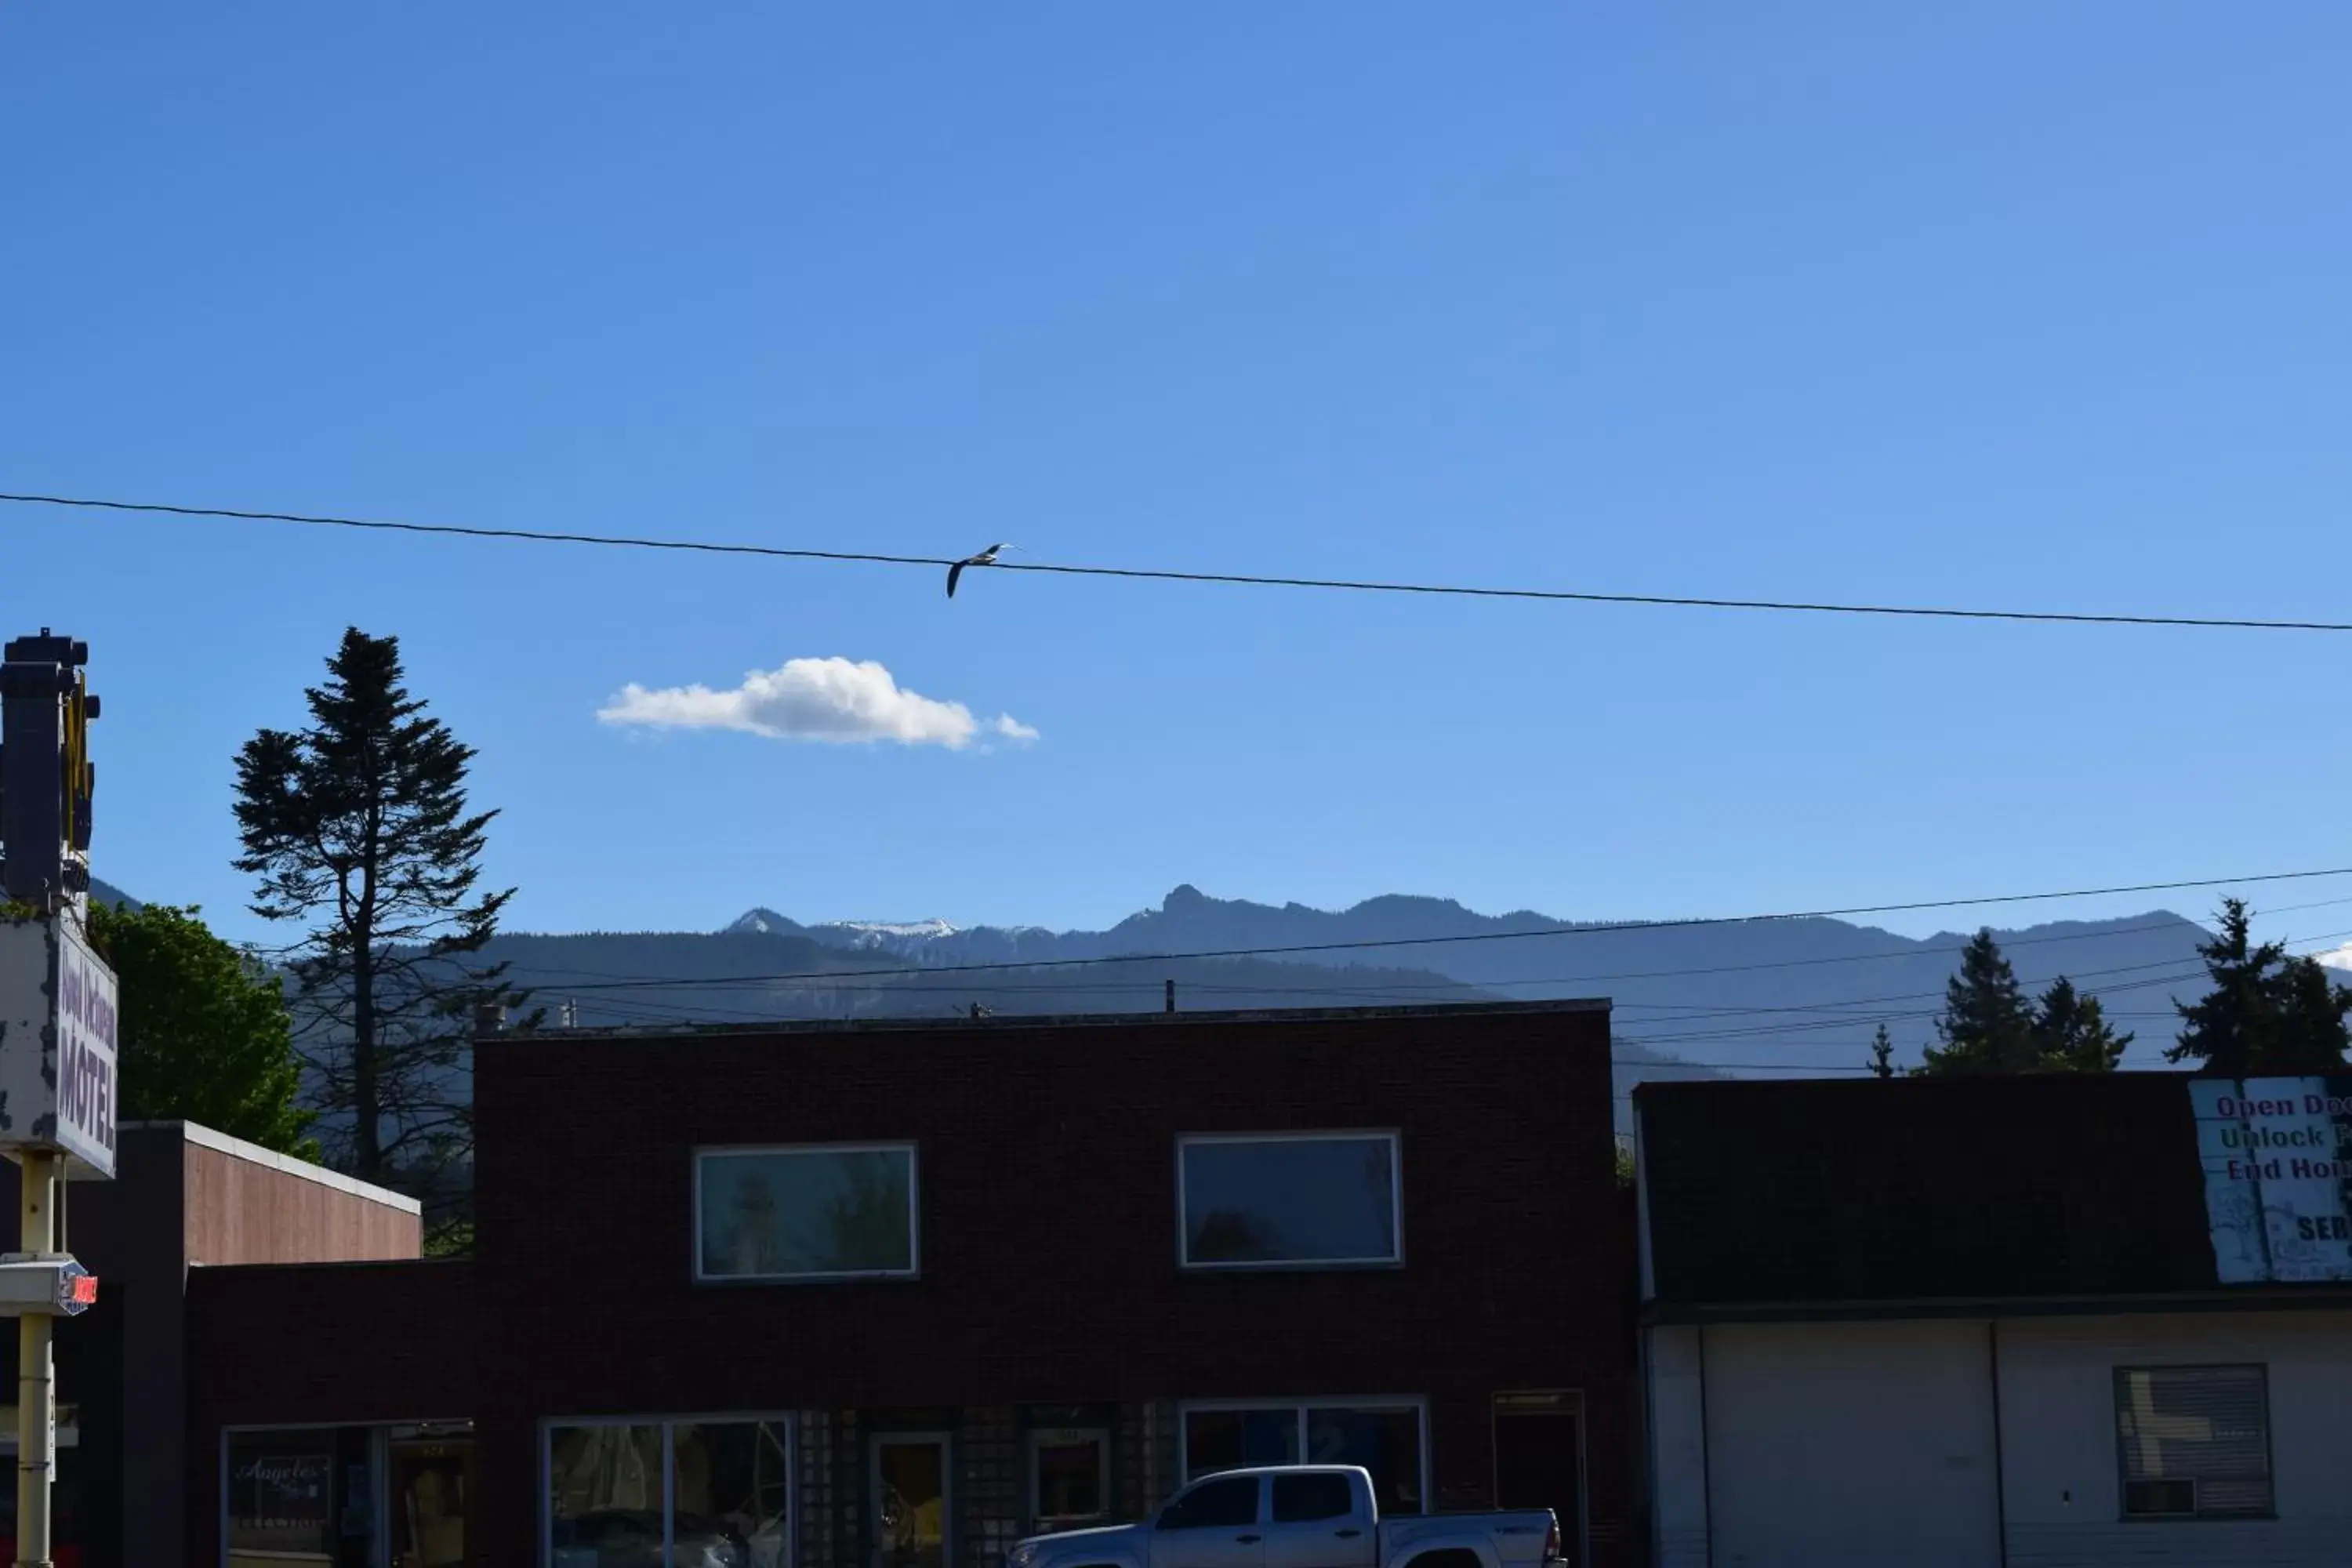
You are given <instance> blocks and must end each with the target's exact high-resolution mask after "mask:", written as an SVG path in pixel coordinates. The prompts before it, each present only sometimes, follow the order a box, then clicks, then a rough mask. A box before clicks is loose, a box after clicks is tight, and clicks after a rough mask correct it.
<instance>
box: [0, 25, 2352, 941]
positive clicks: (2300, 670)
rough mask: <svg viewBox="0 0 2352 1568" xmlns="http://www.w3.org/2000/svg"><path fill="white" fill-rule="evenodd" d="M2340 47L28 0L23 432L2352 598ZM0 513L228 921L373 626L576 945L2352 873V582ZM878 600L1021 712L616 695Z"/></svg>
mask: <svg viewBox="0 0 2352 1568" xmlns="http://www.w3.org/2000/svg"><path fill="white" fill-rule="evenodd" d="M1768 11H1769V15H1768V14H1767V13H1768ZM2347 51H2352V10H2347V9H2346V8H2345V7H2342V6H2338V5H2319V4H2312V5H2272V6H2261V7H2254V8H2251V9H2250V8H2245V7H2236V8H2231V7H2217V6H2212V5H2166V4H2151V3H2148V0H2130V3H2116V4H2091V3H2084V4H2076V5H2065V6H2049V5H2025V4H2017V5H1985V6H1973V7H1967V8H1964V9H1954V8H1950V7H1943V8H1937V7H1925V6H1889V5H1878V4H1863V3H1860V0H1856V3H1853V4H1819V5H1796V6H1777V7H1769V8H1764V7H1756V6H1750V5H1734V4H1727V3H1725V4H1713V5H1685V6H1676V7H1671V8H1667V7H1631V6H1624V7H1612V6H1594V5H1581V6H1567V5H1531V4H1529V5H1511V4H1496V5H1475V6H1431V5H1402V4H1400V5H1387V4H1365V3H1363V0H1350V3H1349V4H1344V5H1342V4H1308V3H1305V0H1293V3H1290V4H1286V5H1279V6H1243V5H1194V6H1184V7H1173V8H1161V9H1160V11H1158V12H1156V13H1150V12H1147V11H1145V10H1143V9H1141V8H1137V7H1105V6H1101V5H1082V4H1077V3H1076V0H1069V3H1061V4H1023V5H1012V6H994V7H986V8H981V7H969V6H948V5H904V6H891V7H879V6H848V5H830V6H779V5H749V4H744V5H727V4H716V3H714V4H704V5H693V6H667V7H648V6H643V5H612V4H603V3H580V0H574V3H572V4H570V5H562V6H556V5H530V4H521V3H516V4H508V5H496V6H479V5H454V4H423V5H407V6H399V7H390V6H368V7H362V6H321V5H296V4H263V3H257V4H253V5H242V6H237V7H232V8H228V9H227V10H222V9H219V8H209V9H204V8H199V9H191V8H189V7H186V6H184V5H163V4H160V3H157V0H138V3H131V4H124V5H117V6H110V7H89V6H50V7H26V6H14V7H10V8H8V9H7V10H6V11H5V14H0V176H5V179H4V180H0V189H5V191H6V193H7V197H6V219H5V223H6V232H7V236H8V237H7V242H6V244H5V246H0V334H4V335H0V344H4V345H5V347H4V348H0V354H5V358H0V366H5V370H0V489H11V490H48V491H63V492H69V493H80V494H90V495H100V496H112V497H124V498H131V499H147V500H175V501H187V502H195V503H200V504H218V505H226V506H234V507H257V508H267V509H282V510H322V511H337V512H349V513H359V514H362V515H370V516H381V517H394V518H407V519H415V520H421V521H462V522H470V523H478V524H486V525H491V526H509V527H520V528H539V529H580V530H589V531H623V532H633V533H651V534H662V535H673V536H680V537H705V538H716V539H725V540H736V541H745V542H761V543H772V544H780V545H790V546H814V547H820V548H846V549H863V550H876V551H884V552H908V553H916V554H926V555H929V554H939V553H952V552H961V551H965V550H971V549H975V548H977V547H979V546H980V545H982V544H984V543H986V542H991V541H993V540H998V539H1010V540H1013V541H1015V542H1019V543H1021V544H1023V545H1024V546H1025V547H1026V548H1027V549H1028V551H1029V552H1031V557H1032V558H1033V559H1038V560H1047V561H1071V562H1088V563H1119V564H1131V565H1152V566H1165V567H1176V568H1187V569H1207V570H1239V571H1249V572H1262V573H1276V574H1280V573H1313V574H1346V575H1361V576H1383V577H1399V578H1420V579H1438V580H1449V581H1459V582H1468V583H1490V584H1532V585H1539V586H1553V587H1577V588H1595V589H1601V590H1622V591H1633V592H1667V593H1681V594H1694V595H1752V596H1803V597H1826V598H1853V599H1870V600H1886V601H1896V602H1924V603H1937V604H1968V603H1981V604H1992V605H2018V606H2025V607H2062V608H2081V609H2092V610H2114V611H2133V610H2143V611H2157V612H2186V613H2199V614H2209V615H2248V616H2283V617H2320V618H2329V619H2342V618H2346V597H2345V594H2344V581H2345V575H2346V574H2345V571H2344V569H2343V566H2342V564H2341V562H2340V559H2339V557H2340V556H2341V553H2342V540H2343V517H2344V500H2345V496H2346V493H2347V481H2352V444H2347V442H2346V441H2345V439H2344V432H2345V431H2346V430H2347V428H2352V372H2347V366H2352V290H2347V288H2346V286H2345V280H2346V278H2347V261H2352V257H2347V250H2352V200H2347V190H2346V180H2345V174H2344V169H2345V162H2344V155H2345V152H2346V147H2347V120H2348V119H2352V110H2347V104H2346V99H2345V95H2344V93H2343V90H2342V87H2343V80H2342V64H2343V61H2344V60H2345V59H2346V58H2347ZM0 528H5V539H6V541H7V551H6V555H5V559H6V561H7V563H8V565H9V567H10V568H11V569H10V571H9V572H8V574H7V577H6V579H5V582H0V609H4V610H5V624H6V625H7V626H8V627H10V628H11V629H15V628H19V627H21V628H25V629H29V628H31V627H33V626H37V625H40V624H42V623H48V624H52V625H55V626H58V627H59V628H60V629H70V630H71V631H73V632H75V633H76V634H78V635H80V636H84V637H88V638H89V640H90V641H91V643H92V645H93V647H94V648H95V649H96V656H95V659H96V663H95V671H94V677H95V684H96V686H97V687H98V689H100V690H101V691H102V693H103V694H104V696H105V698H106V701H107V712H106V717H105V719H104V721H102V723H101V725H100V729H99V731H97V732H96V733H95V735H94V745H95V747H96V749H97V755H98V757H99V759H100V774H101V785H100V799H99V807H98V818H97V820H98V826H99V839H98V848H97V861H98V865H99V868H100V874H101V875H104V876H107V877H109V878H110V879H115V880H118V881H120V882H121V883H123V884H124V885H126V886H128V887H130V888H131V889H133V890H134V891H136V892H139V893H141V894H142V895H143V896H146V897H150V898H161V899H169V900H180V901H186V900H196V901H201V902H202V903H204V904H205V906H207V908H208V910H210V911H211V912H212V913H213V914H214V915H215V917H217V918H218V919H219V921H220V923H221V924H223V925H224V926H225V927H226V928H228V929H230V930H233V931H237V932H238V933H239V934H251V931H252V930H253V928H254V922H252V921H249V920H247V919H245V918H244V917H242V916H240V915H238V914H236V912H235V911H236V910H237V907H238V906H239V905H240V904H241V902H242V900H243V894H244V885H243V882H242V879H238V878H237V877H236V875H235V874H234V873H233V872H231V871H230V870H229V868H228V866H227V861H228V858H229V856H230V855H231V853H232V852H233V834H232V829H231V825H230V819H229V815H228V798H229V784H230V779H231V759H232V757H233V755H234V753H235V752H236V748H237V746H238V744H239V743H240V742H242V741H243V740H244V739H245V738H246V737H247V735H249V734H250V733H251V732H252V731H253V730H254V729H255V728H256V727H257V726H260V725H264V724H275V725H286V724H289V723H292V722H294V721H296V720H297V719H298V718H299V689H300V687H301V686H302V685H303V684H304V683H305V682H307V681H309V680H310V679H314V678H315V676H316V674H317V672H318V670H319V668H320V659H321V658H323V657H324V655H325V654H326V653H327V651H328V650H329V649H330V647H331V646H332V644H333V642H334V640H335V638H336V637H337V636H338V635H339V634H340V632H341V628H342V627H343V626H345V625H346V624H352V623H355V624H358V625H360V626H364V627H366V628H368V629H369V630H371V631H376V632H396V633H398V634H399V635H400V636H401V637H402V638H403V641H404V647H405V648H406V650H407V653H408V657H409V659H410V663H411V668H412V674H413V677H414V684H415V689H417V690H418V691H419V692H420V693H422V694H424V695H425V696H427V697H428V698H430V699H431V700H432V701H433V703H434V706H435V709H436V711H437V712H439V713H440V714H441V715H442V716H444V717H445V718H446V719H447V720H448V721H449V722H450V723H451V724H452V725H453V726H454V727H455V728H456V729H457V731H458V732H459V734H460V735H461V736H463V737H464V738H465V739H467V740H468V741H470V742H473V743H474V744H476V745H478V747H479V748H480V750H481V757H480V761H479V763H478V766H477V772H476V785H477V794H478V798H479V800H480V801H481V802H482V803H484V804H486V805H496V806H498V807H499V808H501V810H502V811H503V812H504V814H505V815H504V816H502V817H501V819H500V821H499V826H498V827H497V829H496V835H495V838H494V842H493V847H492V857H491V860H492V864H491V871H492V874H493V875H494V876H495V877H496V878H498V879H499V880H500V881H502V882H512V883H514V884H517V885H519V886H520V889H521V893H520V898H519V899H518V900H517V902H516V904H515V906H514V916H515V919H514V923H515V924H517V925H519V926H521V927H526V928H531V929H541V930H569V929H579V928H584V927H604V928H616V927H617V928H639V927H666V928H676V927H689V928H690V927H704V926H712V925H717V924H719V923H720V922H722V921H725V920H727V919H729V918H730V917H731V916H732V915H734V914H735V913H736V912H738V911H739V910H741V909H742V908H744V907H745V906H747V905H750V904H752V903H755V902H756V903H766V904H771V905H773V906H775V907H777V908H780V909H782V910H787V911H789V912H792V913H794V914H797V915H800V916H802V917H803V918H812V919H813V918H820V917H867V918H871V917H894V918H911V917H918V916H929V915H941V916H945V917H947V918H950V919H952V920H957V921H1034V922H1040V923H1046V924H1052V925H1057V926H1062V925H1077V924H1097V923H1103V922H1108V921H1113V920H1116V919H1118V917H1119V916H1121V915H1123V914H1125V913H1127V912H1129V911H1130V910H1135V909H1137V908H1139V907H1142V906H1144V905H1146V904H1150V903H1152V902H1155V901H1156V900H1157V899H1158V898H1159V896H1160V894H1161V893H1162V892H1164V891H1165V890H1166V889H1168V888H1170V887H1171V886H1172V885H1173V884H1175V883H1177V882H1180V881H1190V882H1194V883H1197V884H1198V885H1200V886H1201V887H1202V888H1203V889H1207V890H1209V891H1211V892H1213V893H1215V894H1218V895H1221V896H1229V897H1251V898H1258V899H1268V900H1286V899H1296V900H1301V901H1304V902H1308V903H1314V904H1322V905H1334V904H1341V903H1346V902H1349V901H1352V900H1356V899H1359V898H1362V897H1365V896H1369V895H1371V894H1375V893H1379V892H1383V891H1391V890H1402V891H1417V892H1429V893H1439V894H1446V895H1451V896H1454V897H1457V898H1460V899H1462V900H1464V901H1465V902H1467V903H1470V904H1472V905H1474V906H1475V907H1480V908H1485V909H1509V908H1515V907H1527V906H1531V907H1534V908H1538V909H1541V910H1547V911H1549V912H1553V913H1557V914H1560V915H1565V916H1575V917H1593V918H1600V917H1635V916H1651V915H1657V916H1664V915H1675V914H1684V913H1728V912H1738V911H1743V910H1767V909H1786V908H1802V907H1812V906H1824V905H1842V904H1852V903H1867V902H1874V901H1879V900H1895V899H1904V898H1915V897H1934V896H1938V895H1947V894H1950V895H1958V894H1967V893H1975V892H1997V891H2005V890H2016V889H2037V888H2049V887H2063V886H2077V885H2096V884H2103V883H2110V882H2126V881H2137V880H2142V879H2159V878H2166V877H2175V876H2178V877H2193V876H2201V875H2217V874H2223V873H2234V872H2241V871H2257V870H2273V869H2288V868H2301V867H2314V866H2325V865H2332V864H2336V863H2338V862H2343V861H2347V860H2352V854H2347V851H2346V850H2345V849H2344V848H2343V847H2341V846H2340V844H2339V843H2338V842H2337V840H2336V837H2335V835H2334V834H2333V833H2332V832H2331V831H2323V829H2324V828H2325V827H2326V824H2327V823H2328V822H2330V821H2332V820H2333V818H2334V815H2335V809H2334V805H2333V803H2334V801H2335V799H2336V796H2337V795H2339V794H2340V793H2341V789H2342V786H2343V784H2344V783H2345V774H2346V771H2347V761H2352V756H2348V755H2347V751H2348V750H2352V748H2347V742H2346V741H2345V740H2344V739H2342V734H2343V726H2342V725H2341V723H2340V722H2339V721H2338V715H2339V714H2340V713H2341V711H2342V703H2341V701H2340V700H2338V699H2337V698H2336V691H2337V688H2336V685H2335V681H2334V679H2333V677H2332V676H2331V675H2330V674H2329V673H2328V672H2329V670H2330V668H2333V667H2334V665H2335V663H2336V661H2337V660H2339V659H2341V658H2345V657H2347V655H2352V642H2347V639H2343V638H2333V637H2315V636H2283V635H2242V634H2238V635H2232V634H2223V633H2189V632H2179V631H2172V632H2164V631H2150V632H2130V631H2117V630H2105V631H2101V630H2085V629H2066V628H2035V627H2015V626H1945V625H1936V624H1928V623H1898V622H1875V621H1853V620H1844V619H1834V618H1822V619H1809V618H1801V617H1780V616H1757V615H1747V614H1731V613H1720V614H1715V613H1704V612H1686V611H1673V610H1635V609H1612V608H1600V607H1571V606H1559V605H1507V604H1505V605H1497V604H1491V603H1475V602H1442V601H1423V600H1417V599H1416V600H1391V599H1383V598H1379V597H1374V596H1370V595H1310V594H1303V593H1290V592H1276V591H1268V590H1253V589H1243V588H1229V589H1220V588H1206V587H1188V586H1181V585H1169V584H1121V583H1104V582H1086V581H1074V580H1068V579H1059V578H1052V577H1045V576H1039V575H1034V574H1029V575H1016V574H1003V573H1000V574H992V575H987V576H983V577H981V578H979V579H978V580H976V581H973V582H971V584H969V585H968V586H967V587H966V588H965V590H964V591H963V592H962V593H961V595H959V596H958V598H957V599H956V600H955V602H954V603H953V604H952V605H950V603H948V602H947V601H946V599H945V598H944V597H943V595H941V593H940V584H939V582H938V580H937V578H936V577H935V576H934V575H932V574H928V573H919V572H909V571H902V570H898V569H893V568H886V567H878V566H818V565H793V564H785V563H745V562H729V561H719V560H697V559H688V558H674V557H667V556H652V555H645V554H637V553H630V552H597V551H591V550H583V549H563V548H555V547H548V546H530V545H513V544H461V543H456V542H435V541H422V540H410V539H394V538H385V537H381V536H373V535H357V534H342V533H324V532H316V531H302V530H299V529H295V528H289V527H284V526H277V525H260V524H254V525H238V524H212V523H203V522H186V521H137V520H129V519H100V518H89V517H82V516H76V515H71V514H62V513H54V512H43V511H37V510H27V509H16V508H12V509H5V515H0ZM835 658H838V659H846V660H853V661H877V662H878V663H879V664H881V665H882V666H884V667H886V668H887V670H888V671H889V672H890V676H891V678H892V679H893V681H894V682H895V683H896V686H897V687H898V689H903V690H906V691H912V692H916V693H919V694H920V695H921V696H923V697H925V698H929V699H933V700H940V701H947V702H958V703H962V704H964V705H965V706H966V707H967V708H968V709H969V710H970V712H971V715H972V718H973V722H974V724H975V725H984V724H985V722H986V721H990V720H992V719H993V718H994V717H995V716H996V715H999V714H1004V715H1010V716H1012V717H1013V719H1014V720H1015V721H1017V722H1019V723H1020V724H1023V725H1025V726H1029V727H1033V728H1034V730H1035V731H1037V738H1036V739H1035V740H1034V741H1027V742H1024V741H1017V740H1012V739H1008V738H1005V737H1003V736H996V735H992V734H990V733H988V732H986V731H984V730H982V731H981V732H979V733H977V734H976V735H975V736H974V738H973V739H972V740H971V742H970V743H968V744H964V745H962V746H961V747H952V746H949V745H945V744H940V743H938V737H937V736H936V735H934V736H933V738H932V739H930V740H927V741H922V742H917V743H906V742H897V741H878V742H866V743H852V744H828V743H822V742H811V741H794V740H776V739H769V738H764V737H762V736H761V735H759V734H755V733H749V732H743V731H740V730H727V729H709V728H705V729H669V730H661V729H651V728H646V727H642V726H630V725H616V724H611V723H604V722H600V721H599V719H598V717H597V716H598V713H599V711H600V710H604V709H605V708H607V707H608V706H610V705H611V704H612V703H613V700H614V695H615V693H617V692H620V691H621V690H622V689H624V688H625V687H626V686H628V685H630V684H631V683H636V684H638V685H641V686H643V687H645V688H647V689H652V690H656V691H659V690H662V689H673V688H681V687H687V686H689V685H692V684H695V683H700V684H703V685H706V686H709V687H710V688H713V689H719V690H724V689H730V688H733V687H735V686H736V685H737V684H738V683H739V682H740V680H741V679H742V678H743V676H744V674H745V672H747V671H751V670H761V671H775V670H779V669H782V668H785V667H786V666H787V664H788V661H791V660H794V659H811V660H823V659H835ZM802 668H803V670H804V671H805V670H807V669H809V668H815V667H802ZM824 668H837V667H824ZM730 711H733V712H735V713H736V716H737V717H739V718H740V715H741V711H742V710H741V709H740V705H739V707H738V709H736V710H730ZM923 711H926V712H928V711H929V710H923ZM917 728H918V729H919V730H920V729H921V728H922V727H921V726H920V725H918V726H917ZM952 728H953V724H952V721H950V730H952ZM926 733H929V731H926ZM2323 890H2324V889H2323ZM2317 896H2321V893H2320V892H2315V891H2311V890H2309V889H2297V890H2296V894H2295V898H2294V900H2289V899H2288V898H2287V897H2286V896H2285V895H2284V894H2282V895H2280V896H2279V897H2278V899H2277V900H2275V901H2279V902H2287V901H2300V900H2303V899H2305V898H2309V897H2317ZM2149 901H2150V900H2146V899H2132V900H2118V901H2112V902H2111V904H2110V905H2106V906H2102V905H2096V904H2095V905H2091V906H2086V907H2084V909H2083V910H2081V911H2080V912H2084V913H2096V912H2102V911H2103V910H2105V909H2107V908H2112V907H2133V908H2137V907H2143V906H2145V905H2146V904H2147V902H2149ZM2177 901H2182V902H2188V903H2190V904H2191V905H2192V906H2193V907H2200V908H2201V905H2202V900H2201V899H2197V900H2177ZM2053 912H2054V911H2053ZM1950 923H1954V922H1953V921H1949V920H1944V919H1938V918H1937V917H1933V916H1927V917H1921V918H1920V919H1918V920H1917V921H1913V922H1911V923H1910V924H1909V926H1907V927H1906V929H1916V930H1927V929H1934V928H1936V927H1937V926H1939V925H1945V924H1950Z"/></svg>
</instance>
